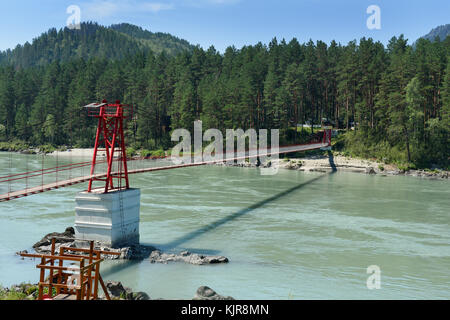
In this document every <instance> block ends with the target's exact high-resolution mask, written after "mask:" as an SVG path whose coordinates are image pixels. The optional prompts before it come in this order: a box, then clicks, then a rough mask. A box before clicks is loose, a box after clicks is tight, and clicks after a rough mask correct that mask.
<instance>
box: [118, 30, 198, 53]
mask: <svg viewBox="0 0 450 320" xmlns="http://www.w3.org/2000/svg"><path fill="white" fill-rule="evenodd" d="M110 28H111V29H112V30H115V31H118V32H121V33H124V34H126V35H128V36H130V37H132V38H133V39H136V40H139V42H140V43H142V44H143V45H144V46H145V47H148V48H150V49H151V50H152V51H153V52H155V53H161V52H162V51H163V50H165V51H166V52H168V53H170V54H176V53H179V52H181V51H183V50H192V49H193V46H192V45H191V44H190V43H189V42H188V41H186V40H183V39H179V38H177V37H175V36H173V35H171V34H169V33H162V32H156V33H153V32H150V31H148V30H144V29H142V28H141V27H138V26H135V25H132V24H129V23H121V24H113V25H111V26H110Z"/></svg>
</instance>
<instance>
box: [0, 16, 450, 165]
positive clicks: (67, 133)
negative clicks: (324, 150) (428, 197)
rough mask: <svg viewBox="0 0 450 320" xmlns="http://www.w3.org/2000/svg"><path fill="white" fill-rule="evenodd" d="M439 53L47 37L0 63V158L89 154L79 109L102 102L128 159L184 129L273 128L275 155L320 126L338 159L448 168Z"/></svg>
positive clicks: (105, 34) (91, 130)
mask: <svg viewBox="0 0 450 320" xmlns="http://www.w3.org/2000/svg"><path fill="white" fill-rule="evenodd" d="M117 43H120V46H119V47H120V48H119V47H117ZM150 43H153V44H150ZM154 43H158V46H160V47H161V46H163V47H170V48H172V49H173V50H159V49H157V48H156V47H154V46H153V45H154ZM171 43H174V45H173V46H171V45H170V44H171ZM63 44H64V45H63ZM152 46H153V47H152ZM111 47H114V48H115V49H114V50H109V49H110V48H111ZM149 48H151V50H150V49H149ZM185 49H186V50H185ZM448 52H450V37H449V38H447V40H445V41H441V42H431V41H428V40H425V39H420V40H419V41H418V42H417V44H416V46H415V49H413V48H412V47H411V46H410V45H408V44H407V40H405V39H404V37H403V36H400V37H393V38H392V39H391V40H390V41H389V44H388V45H387V47H385V46H384V45H383V44H381V43H380V42H375V41H374V40H373V39H370V38H369V39H366V38H362V39H361V40H360V41H359V42H357V41H356V40H355V41H351V42H349V43H348V44H347V45H340V44H337V43H336V42H334V41H333V42H331V44H330V45H327V44H326V43H324V42H322V41H317V42H316V43H314V42H313V41H309V42H308V43H305V44H300V43H299V42H298V41H297V40H296V39H293V40H292V41H290V42H289V43H287V42H286V41H284V40H283V41H278V40H277V39H273V40H272V41H271V42H270V43H269V44H268V45H263V44H261V43H259V44H257V45H254V46H245V47H243V48H241V49H236V48H234V47H229V48H227V49H226V50H225V52H224V53H223V54H220V53H218V52H217V51H216V50H215V49H214V48H213V47H211V48H209V49H208V50H203V49H202V48H200V47H189V46H188V44H187V43H185V42H183V41H182V40H179V39H176V38H174V37H171V36H170V35H167V34H153V33H151V32H148V31H145V30H143V29H141V28H139V27H135V26H132V25H128V24H121V25H115V26H112V27H110V28H105V27H101V26H98V25H96V24H90V23H87V24H83V25H82V30H81V32H77V31H73V30H68V29H63V30H61V31H59V32H57V31H56V30H54V29H52V30H50V31H49V32H48V33H46V34H45V35H43V36H42V37H39V38H37V39H36V40H35V41H34V42H33V44H31V45H30V44H25V45H24V46H19V47H18V48H16V49H15V50H12V51H11V52H7V53H3V54H1V55H0V56H2V58H0V60H2V61H3V64H2V63H1V62H0V141H3V142H1V143H0V148H1V149H3V150H15V149H18V148H22V147H25V145H26V147H28V146H39V145H42V146H43V147H41V150H43V151H44V152H51V151H53V150H54V149H55V147H57V146H61V145H67V146H70V147H83V148H86V147H92V145H93V143H94V141H93V140H94V139H93V137H94V136H95V130H96V125H97V123H96V121H95V120H94V119H92V118H90V117H88V116H87V114H86V112H85V110H83V109H82V106H84V105H86V104H88V103H91V102H95V101H100V100H102V99H105V98H106V99H108V100H109V101H114V100H116V99H119V100H122V101H124V102H125V103H128V104H131V105H132V106H133V108H134V118H133V119H127V120H126V121H125V124H124V125H125V135H126V137H125V138H126V140H127V143H128V145H132V149H129V150H128V154H129V155H131V154H135V153H136V150H141V152H140V155H141V156H155V157H156V156H163V155H164V151H163V150H168V149H170V148H171V147H172V146H173V145H174V143H173V142H172V141H171V133H172V132H173V131H174V130H175V129H178V128H185V129H187V130H190V131H191V132H192V126H193V121H195V120H202V121H203V130H207V129H209V128H217V129H219V130H222V132H223V134H225V130H226V129H237V128H242V129H244V130H247V129H249V128H254V129H257V130H258V129H279V130H280V144H281V145H283V144H294V143H305V142H308V141H310V138H311V137H310V136H311V134H314V133H316V131H317V129H315V128H314V127H311V125H317V124H320V123H321V122H322V119H323V118H327V119H328V120H331V121H333V122H334V124H335V125H334V126H335V128H338V129H340V130H341V131H345V132H346V133H345V134H340V135H339V136H338V137H337V138H334V139H333V147H334V148H335V150H338V151H341V152H342V154H344V155H352V156H358V157H365V158H376V159H379V160H381V161H384V162H393V163H400V164H405V163H409V164H414V165H416V166H417V167H420V168H422V167H431V166H432V165H433V164H436V165H440V166H443V167H448V166H449V165H450V163H449V159H450V157H449V148H448V145H449V142H450V141H449V137H450V134H449V131H450V75H449V74H450V62H449V59H448ZM103 53H105V54H103ZM8 63H10V64H12V65H13V67H12V66H9V65H7V64H8ZM37 66H39V67H37ZM132 120H133V121H132ZM302 124H307V126H302ZM352 129H353V130H352ZM14 141H20V144H19V143H18V142H17V143H16V142H14ZM5 142H6V144H5ZM21 144H23V145H21ZM151 150H153V151H151ZM308 154H320V152H319V153H314V152H312V153H308Z"/></svg>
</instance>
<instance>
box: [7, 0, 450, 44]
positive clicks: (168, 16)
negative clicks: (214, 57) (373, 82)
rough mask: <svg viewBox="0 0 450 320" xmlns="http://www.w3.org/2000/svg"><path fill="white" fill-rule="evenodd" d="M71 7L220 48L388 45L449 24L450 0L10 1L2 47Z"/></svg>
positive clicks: (104, 20)
mask: <svg viewBox="0 0 450 320" xmlns="http://www.w3.org/2000/svg"><path fill="white" fill-rule="evenodd" d="M70 5H77V6H79V7H80V9H81V21H96V22H98V23H100V24H102V25H110V24H113V23H120V22H128V23H132V24H136V25H139V26H141V27H143V28H145V29H148V30H151V31H154V32H158V31H160V32H168V33H171V34H173V35H175V36H178V37H180V38H183V39H186V40H188V41H189V42H191V43H193V44H199V45H200V46H202V47H204V48H205V49H206V48H208V47H209V46H211V45H214V46H215V47H216V49H218V50H219V51H221V52H223V51H224V50H225V48H226V47H228V46H230V45H235V46H236V47H238V48H240V47H242V46H243V45H247V44H256V43H257V42H259V41H261V42H263V43H268V42H269V41H270V40H271V39H272V38H273V37H277V38H278V39H282V38H285V39H286V40H291V39H292V38H294V37H295V38H297V39H298V40H299V41H300V42H306V41H308V40H309V39H310V38H311V39H313V40H323V41H325V42H327V43H329V42H330V41H331V40H333V39H335V40H336V41H338V42H341V43H343V44H345V43H347V42H348V41H351V40H353V39H360V38H361V37H372V38H374V39H375V40H379V41H381V42H383V43H387V41H388V40H389V39H390V38H391V37H392V36H394V35H397V36H398V35H400V34H402V33H403V34H404V35H405V36H406V38H407V39H410V42H413V41H414V40H416V39H417V38H418V37H420V36H422V35H424V34H426V33H428V32H429V31H430V30H431V29H432V28H434V27H436V26H438V25H442V24H446V23H450V15H449V13H450V1H448V0H428V1H420V0H390V1H386V0H369V1H367V0H296V1H295V0H278V1H275V0H142V1H140V0H79V1H77V0H67V1H66V0H40V1H35V0H10V1H1V3H0V12H1V19H0V50H5V49H7V48H14V47H15V46H16V45H17V44H18V43H20V44H23V43H25V42H26V41H30V42H31V40H32V39H33V38H35V37H37V36H39V35H40V34H41V33H42V32H45V31H47V30H48V29H49V28H51V27H56V28H57V29H60V28H62V27H64V26H65V25H66V21H67V18H68V17H69V14H68V13H66V10H67V7H68V6H70ZM370 5H377V6H379V7H380V10H381V29H379V30H376V29H375V30H369V29H368V28H367V26H366V20H367V18H368V17H369V16H370V14H367V13H366V9H367V7H369V6H370Z"/></svg>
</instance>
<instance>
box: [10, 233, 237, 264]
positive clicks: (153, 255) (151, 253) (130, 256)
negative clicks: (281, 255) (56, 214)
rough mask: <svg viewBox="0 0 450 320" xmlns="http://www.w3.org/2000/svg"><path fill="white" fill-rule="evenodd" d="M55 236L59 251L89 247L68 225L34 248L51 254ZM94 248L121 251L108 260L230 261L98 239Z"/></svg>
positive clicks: (164, 262)
mask: <svg viewBox="0 0 450 320" xmlns="http://www.w3.org/2000/svg"><path fill="white" fill-rule="evenodd" d="M53 237H55V251H56V252H59V248H60V247H61V246H64V247H69V248H84V249H88V248H89V241H85V240H77V239H75V231H74V229H73V227H68V228H66V230H65V231H64V232H62V233H58V232H52V233H49V234H47V235H45V236H44V237H43V238H42V239H41V240H39V241H38V242H36V243H35V244H34V245H33V249H34V250H35V251H36V252H37V253H41V254H49V253H50V252H51V243H52V240H51V239H52V238H53ZM94 250H100V251H108V252H115V253H120V255H108V254H103V255H102V257H103V258H104V259H106V260H144V259H149V261H150V262H151V263H163V264H167V263H168V262H184V263H189V264H194V265H206V264H218V263H228V261H229V260H228V258H227V257H224V256H210V255H203V254H198V253H192V252H189V251H183V252H180V253H164V252H162V251H161V250H160V249H158V248H155V247H153V246H147V245H132V246H125V247H122V248H110V247H107V246H104V245H103V244H101V243H100V242H98V241H95V242H94ZM21 252H22V253H26V252H27V250H23V251H20V252H17V253H16V254H18V255H20V253H21ZM71 253H73V254H80V253H79V252H75V251H73V252H71Z"/></svg>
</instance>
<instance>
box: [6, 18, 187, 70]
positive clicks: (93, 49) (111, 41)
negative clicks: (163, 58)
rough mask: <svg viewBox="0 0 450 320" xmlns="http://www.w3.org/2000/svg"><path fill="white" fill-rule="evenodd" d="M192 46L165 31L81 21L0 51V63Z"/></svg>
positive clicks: (45, 61) (18, 64) (170, 50)
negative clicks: (77, 25) (75, 27)
mask: <svg viewBox="0 0 450 320" xmlns="http://www.w3.org/2000/svg"><path fill="white" fill-rule="evenodd" d="M192 48H193V46H192V45H190V44H189V43H188V42H187V41H186V40H181V39H178V38H176V37H174V36H172V35H169V34H164V33H152V32H150V31H147V30H143V29H142V28H140V27H137V26H133V25H130V24H119V25H113V26H111V27H104V26H101V25H99V24H97V23H82V24H81V29H80V30H70V29H68V28H63V29H60V30H59V31H57V30H56V29H55V28H52V29H50V30H48V31H47V32H45V33H43V34H42V35H40V36H39V37H37V38H35V39H33V41H32V43H31V44H30V43H28V42H27V43H25V44H24V45H18V46H17V47H16V48H14V49H13V50H6V51H3V52H0V64H13V65H14V66H16V67H20V68H26V67H30V66H43V65H47V64H49V63H51V62H53V61H55V60H56V61H61V62H64V61H68V60H71V59H74V58H75V59H76V58H85V59H88V58H91V57H104V58H108V59H112V60H118V59H122V58H124V57H126V56H127V55H134V54H136V53H137V52H139V51H144V52H146V51H149V50H152V51H154V52H155V53H160V52H162V51H166V52H167V53H168V54H170V55H174V54H177V53H179V52H181V51H183V50H192Z"/></svg>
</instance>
